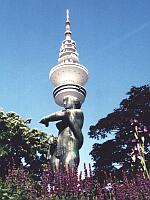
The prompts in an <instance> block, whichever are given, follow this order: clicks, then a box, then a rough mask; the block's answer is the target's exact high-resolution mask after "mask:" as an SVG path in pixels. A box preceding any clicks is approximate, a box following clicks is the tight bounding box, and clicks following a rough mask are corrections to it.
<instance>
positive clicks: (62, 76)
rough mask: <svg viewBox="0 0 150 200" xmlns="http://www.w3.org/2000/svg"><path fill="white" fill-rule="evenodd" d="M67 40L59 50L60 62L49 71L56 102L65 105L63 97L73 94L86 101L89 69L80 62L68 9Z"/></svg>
mask: <svg viewBox="0 0 150 200" xmlns="http://www.w3.org/2000/svg"><path fill="white" fill-rule="evenodd" d="M66 14H67V17H66V31H65V40H64V41H63V42H62V44H61V47H60V52H59V59H58V64H57V65H56V66H54V67H53V68H52V69H51V70H50V73H49V78H50V80H51V81H52V83H53V85H54V86H55V88H54V91H53V96H54V99H55V102H56V103H57V104H58V105H60V106H63V98H64V97H65V96H67V95H71V96H74V97H76V98H77V99H79V101H80V103H81V104H82V103H83V102H84V99H85V97H86V90H85V88H84V87H83V85H85V83H86V82H87V80H88V70H87V69H86V68H85V67H84V66H83V65H81V64H80V63H79V54H78V53H77V50H76V43H75V41H73V40H72V39H71V31H70V20H69V10H67V13H66Z"/></svg>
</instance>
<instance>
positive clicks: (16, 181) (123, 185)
mask: <svg viewBox="0 0 150 200" xmlns="http://www.w3.org/2000/svg"><path fill="white" fill-rule="evenodd" d="M11 168H12V169H11V170H10V169H9V170H8V171H9V173H8V176H7V178H6V180H5V182H4V181H3V182H0V199H2V200H60V199H61V200H133V199H137V200H149V199H150V198H149V197H150V181H149V180H148V179H147V178H144V177H143V175H142V173H141V172H140V171H139V172H138V174H135V175H134V176H133V177H128V176H127V175H126V174H125V173H123V180H122V182H119V181H118V180H117V179H116V177H114V176H112V175H111V174H109V176H107V177H106V182H105V183H104V184H100V182H98V180H97V179H94V177H93V172H92V170H91V166H90V165H89V168H88V169H87V167H86V165H84V173H83V175H84V179H83V178H82V172H80V175H79V176H78V169H77V167H75V169H74V171H70V169H68V170H67V171H66V169H65V168H64V167H63V166H61V169H59V170H56V169H55V172H54V174H52V173H51V170H50V165H49V163H48V167H46V168H45V170H44V172H43V175H42V177H41V188H39V189H36V188H35V185H34V183H33V182H32V180H31V179H30V177H29V174H28V172H26V171H25V170H24V169H23V168H22V167H20V168H18V169H17V168H15V167H14V166H12V167H11ZM105 175H106V174H105Z"/></svg>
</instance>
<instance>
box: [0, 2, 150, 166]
mask: <svg viewBox="0 0 150 200" xmlns="http://www.w3.org/2000/svg"><path fill="white" fill-rule="evenodd" d="M67 8H68V9H69V10H70V20H71V31H72V39H74V40H75V41H76V43H77V51H78V53H79V54H80V63H81V64H83V65H84V66H86V67H87V69H88V70H89V80H88V83H87V84H86V89H87V97H86V101H85V103H84V104H83V106H82V110H83V111H84V115H85V123H84V128H83V133H84V145H83V147H82V149H81V151H80V155H81V163H80V168H81V169H82V168H83V162H86V163H89V162H91V161H90V156H89V155H88V154H89V152H90V150H91V148H92V144H93V143H94V142H95V141H93V140H92V139H89V136H88V134H87V133H88V130H89V126H90V125H92V124H95V123H96V122H97V121H98V120H99V119H100V118H102V117H104V116H106V115H107V114H108V113H109V112H112V111H113V109H114V108H117V107H118V106H119V103H120V101H121V100H122V99H123V98H125V97H126V96H125V93H126V92H127V91H128V90H129V89H130V87H131V86H133V85H134V86H141V85H144V84H149V80H150V66H149V65H150V11H149V9H150V1H149V0H142V1H141V0H132V1H131V0H76V1H75V0H70V1H68V0H63V1H61V0H26V1H23V0H13V1H12V0H0V107H3V109H4V110H5V111H15V112H16V113H18V114H19V115H20V116H21V117H22V118H23V119H26V118H28V117H31V118H32V123H31V125H30V126H31V127H33V128H37V129H40V130H43V131H45V132H47V133H49V134H51V133H52V134H54V135H57V130H56V128H55V124H54V123H53V124H50V126H49V128H44V126H42V125H40V124H39V123H38V121H39V120H40V118H41V117H43V116H45V115H47V114H49V113H52V112H55V111H57V110H60V109H61V108H60V107H59V106H57V105H56V104H55V102H54V100H53V97H52V91H53V86H52V84H51V83H50V81H49V79H48V75H49V70H50V69H51V68H52V67H53V66H54V65H56V64H57V59H58V53H59V48H60V44H61V42H62V40H63V39H64V31H65V18H66V9H67ZM100 142H101V141H100Z"/></svg>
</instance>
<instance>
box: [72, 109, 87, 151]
mask: <svg viewBox="0 0 150 200" xmlns="http://www.w3.org/2000/svg"><path fill="white" fill-rule="evenodd" d="M76 117H77V118H78V120H73V119H72V118H74V116H72V115H70V117H69V125H70V128H71V130H72V132H73V134H74V136H75V137H76V139H77V140H78V148H79V149H80V148H81V147H82V145H83V134H82V125H83V121H84V116H83V113H82V112H80V114H78V116H76Z"/></svg>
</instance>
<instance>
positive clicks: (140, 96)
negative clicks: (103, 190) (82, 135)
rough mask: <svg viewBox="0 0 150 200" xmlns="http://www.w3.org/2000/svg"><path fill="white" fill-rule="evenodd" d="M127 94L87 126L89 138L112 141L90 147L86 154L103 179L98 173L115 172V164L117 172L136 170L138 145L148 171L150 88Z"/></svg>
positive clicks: (138, 161) (134, 90)
mask: <svg viewBox="0 0 150 200" xmlns="http://www.w3.org/2000/svg"><path fill="white" fill-rule="evenodd" d="M127 95H128V98H126V99H123V100H122V102H121V103H120V107H119V108H118V109H114V111H113V112H112V113H110V114H108V115H107V116H106V117H105V118H102V119H100V120H99V121H98V123H97V124H96V125H92V126H90V131H89V136H90V137H91V138H95V139H98V140H99V139H100V138H102V139H104V138H106V137H107V136H109V134H112V135H114V139H111V140H107V141H105V142H104V143H102V144H98V143H96V144H94V145H93V149H92V151H91V152H90V154H91V155H92V159H93V160H94V162H95V163H94V168H95V174H96V175H97V176H100V175H101V177H102V176H103V172H102V170H104V171H106V172H110V171H114V172H115V171H117V167H115V166H116V165H119V166H120V167H121V166H122V167H121V169H120V170H122V169H124V170H129V169H131V167H132V169H133V167H135V168H136V169H137V166H139V164H140V163H141V159H140V158H139V156H138V155H139V149H140V148H139V145H141V147H142V145H143V147H144V149H143V150H140V151H143V154H145V155H142V156H143V157H144V156H145V160H146V164H147V167H148V168H150V163H149V162H150V148H149V147H150V146H149V145H150V87H149V85H144V86H141V87H132V88H131V89H130V91H129V92H128V93H127ZM133 122H136V123H133ZM133 157H134V158H135V157H136V158H138V159H133Z"/></svg>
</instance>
